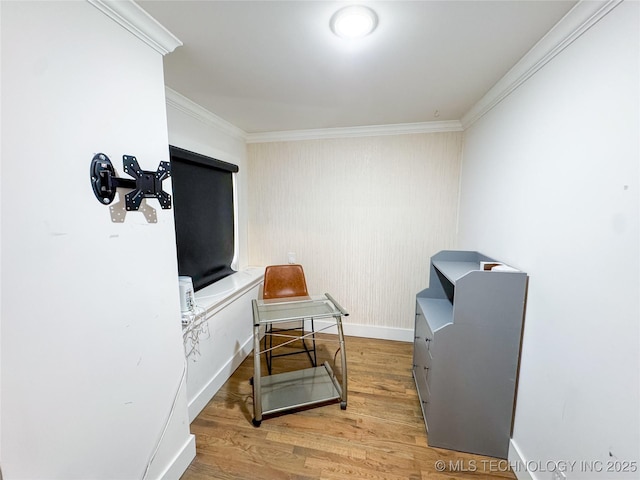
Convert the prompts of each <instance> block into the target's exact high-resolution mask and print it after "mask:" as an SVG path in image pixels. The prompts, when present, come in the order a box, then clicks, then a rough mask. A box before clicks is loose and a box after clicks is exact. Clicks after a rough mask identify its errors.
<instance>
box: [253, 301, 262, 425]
mask: <svg viewBox="0 0 640 480" xmlns="http://www.w3.org/2000/svg"><path fill="white" fill-rule="evenodd" d="M254 301H255V300H254ZM260 376H261V372H260V325H254V326H253V426H254V427H259V426H260V423H262V392H261V390H260Z"/></svg>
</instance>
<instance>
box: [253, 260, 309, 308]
mask: <svg viewBox="0 0 640 480" xmlns="http://www.w3.org/2000/svg"><path fill="white" fill-rule="evenodd" d="M307 296H309V292H308V291H307V282H306V281H305V278H304V271H303V270H302V265H297V264H296V265H269V266H268V267H267V268H266V269H265V271H264V286H263V290H262V298H264V299H265V300H269V299H273V298H288V297H307Z"/></svg>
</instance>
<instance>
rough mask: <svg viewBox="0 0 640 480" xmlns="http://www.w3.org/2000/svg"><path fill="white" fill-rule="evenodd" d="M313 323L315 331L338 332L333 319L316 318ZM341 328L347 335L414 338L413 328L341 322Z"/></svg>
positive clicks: (390, 338) (398, 339)
mask: <svg viewBox="0 0 640 480" xmlns="http://www.w3.org/2000/svg"><path fill="white" fill-rule="evenodd" d="M314 324H315V329H316V331H318V330H321V329H322V332H323V333H336V334H337V333H338V329H337V327H336V324H335V322H333V321H326V320H316V321H315V322H314ZM342 329H343V330H344V334H345V335H346V336H349V337H364V338H378V339H380V340H395V341H398V342H413V339H414V334H413V328H395V327H378V326H372V325H358V324H353V323H344V322H343V323H342Z"/></svg>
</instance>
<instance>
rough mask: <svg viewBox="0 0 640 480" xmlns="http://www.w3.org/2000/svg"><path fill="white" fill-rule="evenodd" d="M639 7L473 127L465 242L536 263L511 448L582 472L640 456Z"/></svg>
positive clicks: (527, 264)
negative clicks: (566, 463) (585, 464)
mask: <svg viewBox="0 0 640 480" xmlns="http://www.w3.org/2000/svg"><path fill="white" fill-rule="evenodd" d="M639 10H640V4H639V3H637V2H625V3H623V4H621V5H620V6H618V7H616V8H615V9H614V10H613V11H612V12H611V13H609V14H608V15H607V16H606V17H605V18H604V19H602V20H601V21H600V22H599V23H597V24H596V25H595V26H594V27H592V28H591V29H590V30H589V31H587V32H586V33H585V34H584V35H583V36H582V37H580V38H579V39H577V40H576V41H575V42H574V43H573V44H572V45H570V46H569V47H568V48H567V49H566V50H564V51H563V52H562V53H560V54H559V55H558V56H557V57H556V58H554V59H553V60H552V61H551V62H550V63H549V64H547V65H546V66H545V67H544V68H543V69H542V70H540V71H539V72H537V73H536V74H535V75H534V76H533V77H532V78H530V79H529V80H528V81H527V82H526V83H525V84H523V85H522V86H521V87H519V88H518V89H517V90H516V91H515V92H513V93H512V94H511V95H510V96H509V97H507V98H506V99H505V100H504V101H502V103H500V104H499V105H498V106H497V107H495V108H494V109H493V110H492V111H490V112H489V113H488V114H486V115H485V116H484V117H483V118H482V119H481V120H479V121H478V122H477V123H475V124H474V125H473V126H472V127H471V128H470V129H469V130H468V131H466V132H465V139H464V158H463V168H462V183H461V192H462V195H461V200H460V220H459V222H460V224H459V245H458V246H459V248H462V249H473V250H479V251H481V252H483V253H485V254H488V255H490V256H494V257H497V258H498V259H501V260H503V261H505V262H507V263H511V264H513V265H514V266H516V267H519V268H521V269H523V270H525V271H527V272H528V273H529V275H530V285H529V297H528V307H527V316H526V324H525V333H524V344H523V350H522V363H521V370H520V384H519V393H518V400H517V411H516V418H515V430H514V436H513V442H512V446H513V447H514V448H513V451H514V452H516V453H519V454H520V456H521V459H523V460H525V461H530V462H540V461H542V462H546V461H554V462H558V461H577V462H578V463H577V464H575V465H574V466H573V467H570V469H568V472H567V477H568V478H569V479H570V480H575V479H578V478H601V479H612V478H616V479H621V478H638V472H637V471H636V472H635V473H627V474H617V473H614V474H612V473H610V472H601V473H599V474H596V473H589V472H588V471H585V470H587V469H586V468H583V467H582V465H581V464H580V463H579V462H581V461H585V462H598V461H600V462H603V463H602V464H601V465H602V466H604V467H605V468H606V467H607V462H611V461H616V460H619V461H636V462H637V461H639V458H638V456H639V451H640V440H639V437H640V435H639V426H640V418H639V412H640V408H639V405H640V395H639V385H638V382H639V377H640V375H639V373H640V372H639V351H640V348H639V334H640V329H639V321H638V320H639V318H640V308H639V299H638V297H639V295H638V292H639V291H640V282H639V273H640V268H639V267H640V264H639V260H640V259H639V227H638V223H639V219H640V212H639V195H638V188H639V187H640V185H639V183H638V180H639V156H640V152H639V132H640V122H639V100H640V99H639V85H640V78H639V68H638V64H639V59H640V57H639V53H640V52H639V45H640V41H639V40H640V38H639V30H638V25H639V24H640V17H639ZM597 465H598V464H596V467H597ZM613 466H615V464H613ZM639 468H640V467H639ZM596 469H597V468H596ZM519 475H520V476H521V478H525V477H526V472H521V473H519ZM532 476H533V477H534V478H537V479H542V480H550V479H551V473H549V472H544V471H543V472H534V473H532Z"/></svg>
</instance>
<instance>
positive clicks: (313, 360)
mask: <svg viewBox="0 0 640 480" xmlns="http://www.w3.org/2000/svg"><path fill="white" fill-rule="evenodd" d="M310 320H311V349H309V347H307V342H306V340H305V339H304V338H303V339H302V346H303V347H304V349H305V351H306V352H307V355H308V356H309V360H311V365H312V366H314V367H317V366H318V359H317V357H316V329H315V328H314V326H313V318H310ZM305 322H306V319H305V320H302V335H304V334H305V330H304V325H305ZM312 352H313V355H312Z"/></svg>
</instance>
